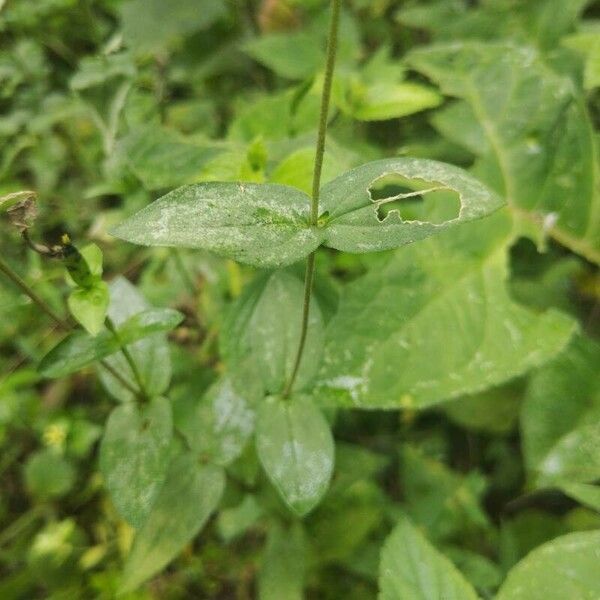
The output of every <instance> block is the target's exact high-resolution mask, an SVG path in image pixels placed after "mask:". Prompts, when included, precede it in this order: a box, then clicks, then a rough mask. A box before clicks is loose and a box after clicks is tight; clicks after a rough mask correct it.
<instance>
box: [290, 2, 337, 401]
mask: <svg viewBox="0 0 600 600" xmlns="http://www.w3.org/2000/svg"><path fill="white" fill-rule="evenodd" d="M341 5H342V0H331V19H330V23H329V35H328V38H327V59H326V64H325V78H324V80H323V91H322V94H321V110H320V115H319V130H318V133H317V147H316V150H315V166H314V171H313V180H312V196H311V202H310V224H311V226H312V227H317V226H318V223H319V192H320V189H321V173H322V171H323V157H324V155H325V141H326V138H327V120H328V117H329V104H330V102H331V87H332V84H333V72H334V68H335V56H336V53H337V38H338V29H339V21H340V10H341ZM315 254H316V251H313V252H311V253H310V255H309V256H308V260H307V262H306V274H305V278H304V301H303V305H302V325H301V330H300V341H299V343H298V351H297V353H296V359H295V361H294V367H293V369H292V374H291V375H290V378H289V380H288V382H287V384H286V386H285V388H284V390H283V397H284V398H289V396H290V394H291V392H292V388H293V386H294V382H295V381H296V377H297V376H298V370H299V369H300V364H301V362H302V356H303V354H304V347H305V345H306V336H307V334H308V321H309V317H310V298H311V295H312V288H313V282H314V278H315Z"/></svg>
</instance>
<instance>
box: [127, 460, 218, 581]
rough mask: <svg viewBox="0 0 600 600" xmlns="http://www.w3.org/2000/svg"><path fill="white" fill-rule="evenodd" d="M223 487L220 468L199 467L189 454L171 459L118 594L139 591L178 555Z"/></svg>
mask: <svg viewBox="0 0 600 600" xmlns="http://www.w3.org/2000/svg"><path fill="white" fill-rule="evenodd" d="M224 486H225V476H224V473H223V470H222V469H221V468H219V467H215V466H213V465H208V464H201V463H200V462H199V461H198V459H197V458H196V457H195V456H194V455H193V454H191V453H187V454H181V455H179V456H177V457H176V458H175V459H173V461H172V462H171V464H170V466H169V469H168V471H167V476H166V479H165V481H164V483H163V486H162V488H161V489H160V491H159V493H158V495H157V496H156V500H155V502H154V504H153V506H152V509H151V510H150V513H149V514H148V517H147V519H146V521H145V522H144V525H143V526H142V528H141V529H140V530H139V532H138V534H137V535H136V537H135V540H134V542H133V547H132V548H131V553H130V554H129V556H128V557H127V562H126V563H125V570H124V573H123V580H122V582H121V589H120V592H121V593H124V592H127V591H131V590H133V589H135V588H136V587H138V586H139V585H140V584H141V583H143V582H144V581H146V580H147V579H149V578H150V577H152V576H153V575H155V574H156V573H158V572H159V571H160V570H161V569H163V568H164V567H165V566H166V565H167V564H168V563H170V562H171V561H172V560H173V559H174V558H175V557H176V556H177V555H178V554H179V553H180V552H181V550H182V549H183V547H184V546H185V545H186V544H187V543H188V542H189V541H191V540H192V539H193V538H194V537H195V536H196V534H197V533H198V532H199V531H200V529H202V527H203V525H204V524H205V523H206V521H207V520H208V518H209V517H210V515H211V513H212V512H213V511H214V510H215V508H216V507H217V505H218V503H219V500H220V499H221V496H222V494H223V489H224Z"/></svg>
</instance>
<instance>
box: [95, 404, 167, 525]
mask: <svg viewBox="0 0 600 600" xmlns="http://www.w3.org/2000/svg"><path fill="white" fill-rule="evenodd" d="M172 434H173V427H172V420H171V406H170V404H169V401H168V400H166V399H164V398H154V399H152V400H151V401H150V403H149V404H146V405H143V406H141V407H138V406H136V405H135V404H134V403H132V402H128V403H126V404H123V405H121V406H118V407H117V408H115V409H113V411H112V412H111V414H110V417H109V418H108V421H107V423H106V429H105V432H104V436H103V438H102V443H101V445H100V471H101V473H102V475H103V477H104V480H105V483H106V487H107V489H108V491H109V493H110V495H111V498H112V501H113V503H114V505H115V506H116V508H117V510H118V512H119V514H120V515H121V516H122V517H123V518H124V519H125V520H126V521H127V522H128V523H129V524H130V525H132V526H133V527H135V528H136V529H137V528H139V527H140V526H141V525H142V524H143V523H144V522H145V520H146V517H147V516H148V513H149V512H150V509H151V507H152V504H153V502H154V499H155V498H156V495H157V493H158V491H159V489H160V487H161V485H162V483H163V480H164V477H165V473H166V470H167V466H168V463H169V458H170V454H169V447H170V445H171V437H172Z"/></svg>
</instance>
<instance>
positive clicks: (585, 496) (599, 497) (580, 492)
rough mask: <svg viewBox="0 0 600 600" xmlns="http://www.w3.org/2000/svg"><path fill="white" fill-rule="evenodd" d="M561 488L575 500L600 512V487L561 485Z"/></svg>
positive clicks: (581, 484) (574, 484) (573, 484)
mask: <svg viewBox="0 0 600 600" xmlns="http://www.w3.org/2000/svg"><path fill="white" fill-rule="evenodd" d="M559 487H560V489H561V490H562V491H563V492H564V493H565V494H566V495H567V496H569V497H571V498H573V500H576V501H577V502H580V503H581V504H583V505H584V506H588V507H589V508H592V509H593V510H596V511H598V512H600V486H597V485H590V484H587V483H561V484H560V486H559Z"/></svg>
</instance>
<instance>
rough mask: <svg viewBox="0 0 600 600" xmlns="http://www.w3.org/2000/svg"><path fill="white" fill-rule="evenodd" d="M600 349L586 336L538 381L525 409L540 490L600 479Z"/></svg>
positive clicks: (528, 455) (528, 448) (529, 457)
mask: <svg viewBox="0 0 600 600" xmlns="http://www.w3.org/2000/svg"><path fill="white" fill-rule="evenodd" d="M599 365H600V346H598V344H596V343H595V342H593V341H591V340H589V339H586V338H583V337H580V338H577V339H575V340H574V341H573V343H572V344H571V345H570V347H569V348H568V350H567V351H566V352H564V353H563V354H561V355H560V356H559V357H558V358H557V359H556V360H555V361H553V362H552V363H550V364H548V365H546V366H545V367H544V368H542V369H540V370H539V371H538V372H537V373H536V374H535V375H534V376H533V377H532V378H531V381H530V384H529V387H528V389H527V393H526V396H525V403H524V404H523V408H522V411H521V429H522V432H523V449H524V453H525V464H526V466H527V469H528V471H529V474H530V476H531V478H532V479H533V480H534V482H535V484H536V485H537V486H544V485H553V484H555V483H558V482H571V483H572V482H580V483H585V482H593V481H594V480H596V479H598V478H600V377H598V366H599Z"/></svg>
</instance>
